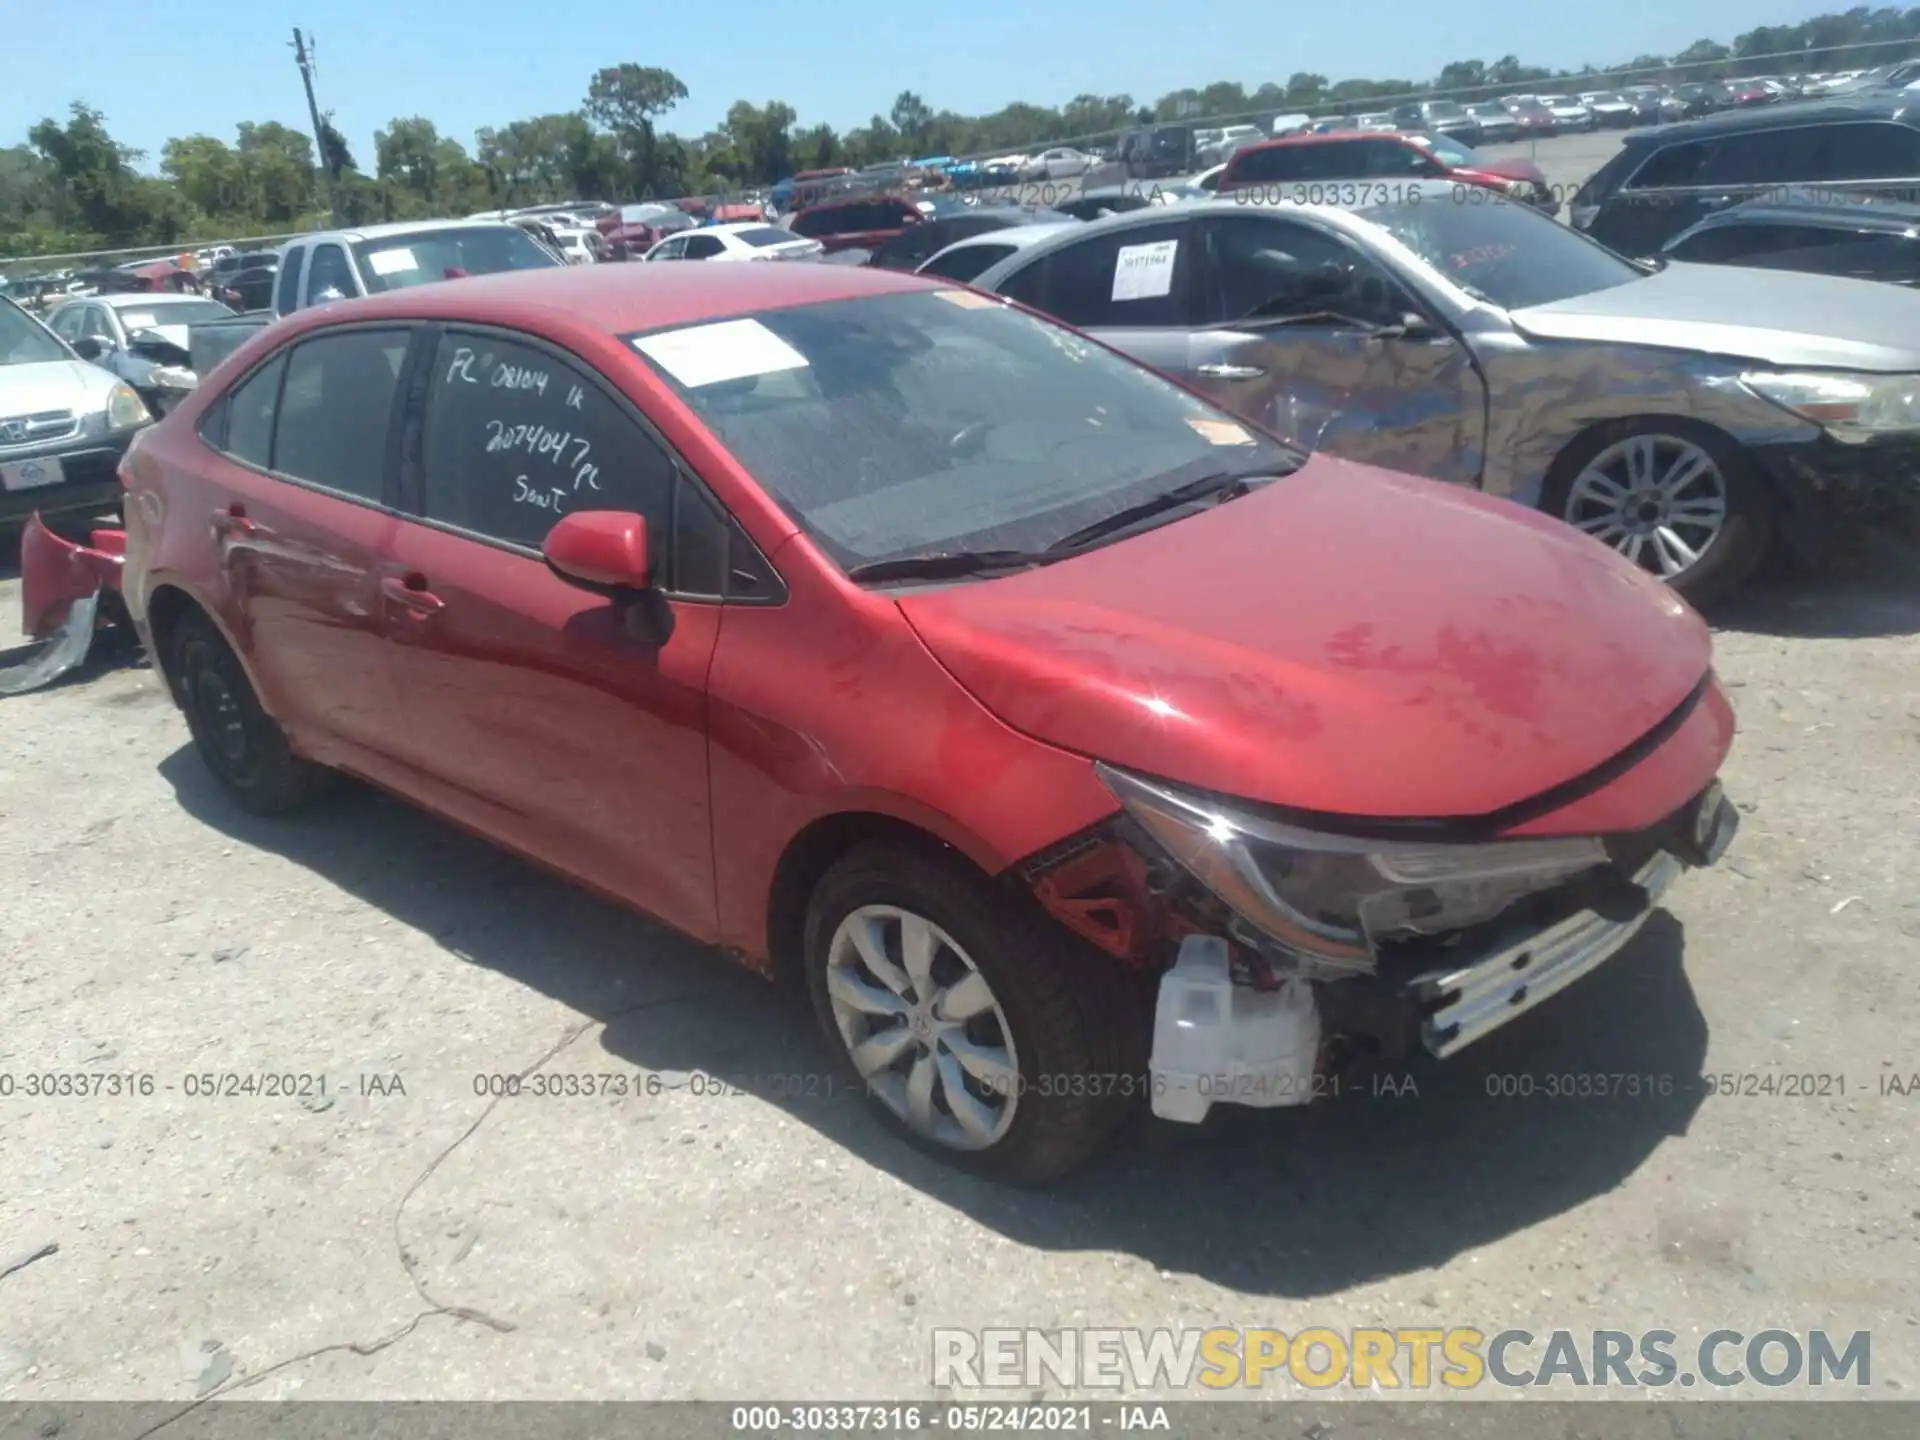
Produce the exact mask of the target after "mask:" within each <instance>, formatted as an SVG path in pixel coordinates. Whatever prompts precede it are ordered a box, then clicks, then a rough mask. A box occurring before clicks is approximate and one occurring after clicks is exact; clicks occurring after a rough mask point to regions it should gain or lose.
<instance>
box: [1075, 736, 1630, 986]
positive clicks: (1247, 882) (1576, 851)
mask: <svg viewBox="0 0 1920 1440" xmlns="http://www.w3.org/2000/svg"><path fill="white" fill-rule="evenodd" d="M1094 768H1095V770H1096V771H1097V773H1098V774H1099V776H1100V779H1101V781H1102V782H1103V783H1104V784H1105V785H1106V786H1107V788H1108V789H1109V790H1110V791H1112V792H1113V795H1114V798H1115V799H1117V800H1119V802H1120V803H1121V805H1122V806H1123V807H1124V808H1125V810H1126V812H1127V814H1129V815H1130V816H1132V817H1133V819H1134V820H1135V821H1136V822H1138V823H1139V825H1140V826H1141V828H1142V829H1144V830H1145V831H1146V832H1147V833H1148V834H1149V835H1150V836H1151V837H1152V838H1153V839H1154V841H1155V842H1156V843H1157V844H1158V845H1159V846H1160V847H1161V848H1162V849H1163V850H1165V851H1166V852H1167V854H1168V856H1169V857H1170V858H1172V859H1173V860H1174V861H1175V862H1177V863H1178V864H1179V865H1180V866H1181V867H1182V868H1183V869H1185V870H1186V871H1187V872H1188V873H1189V874H1191V875H1192V876H1193V877H1194V879H1196V880H1198V881H1199V882H1200V883H1201V884H1202V885H1204V886H1205V887H1206V888H1207V889H1208V890H1210V891H1212V892H1213V894H1214V895H1216V896H1218V897H1219V899H1220V900H1221V901H1222V902H1224V903H1225V904H1226V905H1227V906H1228V908H1229V909H1231V910H1232V911H1233V912H1234V913H1235V914H1236V915H1238V916H1239V917H1240V918H1241V919H1242V920H1244V921H1246V922H1247V924H1248V925H1250V926H1252V927H1253V928H1254V929H1255V930H1257V931H1258V932H1259V933H1260V934H1261V935H1263V936H1265V937H1267V938H1268V939H1270V940H1271V941H1272V942H1274V943H1275V944H1277V945H1278V946H1279V947H1280V948H1281V949H1283V950H1285V951H1289V952H1291V953H1293V954H1294V955H1296V956H1298V957H1300V958H1302V959H1307V960H1312V961H1318V962H1320V963H1322V964H1325V965H1331V966H1333V967H1335V968H1338V969H1350V970H1354V971H1363V970H1369V969H1371V968H1373V962H1374V948H1375V946H1376V945H1377V944H1378V943H1379V942H1380V941H1382V940H1390V939H1395V938H1408V937H1412V936H1416V935H1434V934H1443V933H1445V932H1447V931H1451V930H1459V929H1462V928H1465V927H1466V926H1469V925H1475V924H1479V923H1481V922H1483V921H1487V920H1491V919H1493V918H1494V917H1495V916H1497V915H1498V914H1500V912H1501V911H1503V910H1505V909H1506V908H1507V907H1508V906H1510V905H1512V904H1513V903H1514V902H1515V901H1516V900H1519V899H1521V898H1523V897H1525V896H1527V895H1530V894H1534V893H1536V892H1538V891H1540V890H1545V889H1549V888H1551V887H1552V886H1554V885H1557V884H1559V883H1560V882H1561V881H1563V880H1566V879H1568V878H1569V877H1571V876H1574V875H1577V874H1579V873H1580V872H1581V871H1583V870H1588V869H1591V868H1593V867H1594V866H1596V865H1601V864H1604V863H1605V862H1606V859H1607V851H1606V847H1605V845H1603V844H1602V843H1601V841H1600V840H1599V839H1597V838H1590V837H1575V838H1569V839H1548V840H1497V841H1492V842H1488V843H1484V844H1444V843H1422V842H1409V841H1394V840H1365V839H1357V838H1354V837H1352V836H1346V835H1332V834H1326V833H1323V832H1321V831H1317V830H1309V829H1305V828H1302V827H1300V826H1297V825H1291V824H1288V823H1285V822H1283V821H1279V820H1275V819H1273V818H1271V817H1269V816H1266V815H1262V814H1261V813H1259V811H1258V810H1257V809H1255V808H1253V807H1251V806H1241V805H1237V804H1230V803H1225V802H1222V801H1220V800H1218V799H1216V798H1214V797H1212V796H1203V795H1197V794H1193V793H1190V792H1187V791H1184V790H1181V789H1178V788H1176V787H1173V786H1169V785H1167V784H1165V783H1163V782H1160V781H1154V780H1147V779H1144V778H1143V777H1141V776H1138V775H1132V774H1129V773H1127V772H1125V771H1121V770H1116V769H1114V768H1113V767H1111V766H1109V765H1096V766H1095V767H1094Z"/></svg>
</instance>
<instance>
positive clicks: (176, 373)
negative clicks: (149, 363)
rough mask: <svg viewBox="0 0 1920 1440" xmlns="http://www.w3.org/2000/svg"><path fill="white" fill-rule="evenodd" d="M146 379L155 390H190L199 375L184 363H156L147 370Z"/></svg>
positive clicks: (198, 379) (196, 383) (197, 381)
mask: <svg viewBox="0 0 1920 1440" xmlns="http://www.w3.org/2000/svg"><path fill="white" fill-rule="evenodd" d="M147 381H148V383H149V384H151V385H152V386H153V388H154V389H156V390H191V389H193V388H194V386H196V385H198V384H199V383H200V377H199V376H198V375H196V374H194V373H193V371H191V370H189V369H187V368H186V366H184V365H156V366H154V367H153V369H152V370H150V371H148V372H147Z"/></svg>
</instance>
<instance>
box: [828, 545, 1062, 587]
mask: <svg viewBox="0 0 1920 1440" xmlns="http://www.w3.org/2000/svg"><path fill="white" fill-rule="evenodd" d="M1059 558H1060V557H1059V556H1058V555H1039V554H1035V553H1033V552H1032V551H1028V550H936V551H934V552H932V553H930V554H926V555H900V556H896V557H895V558H894V559H892V560H869V561H868V562H867V563H866V564H864V565H855V566H854V567H853V568H852V569H851V570H849V571H847V578H848V579H849V580H861V581H869V582H871V581H876V580H948V579H954V578H956V577H958V576H961V575H989V574H992V573H993V572H994V571H997V570H1016V569H1019V568H1020V567H1021V566H1023V565H1045V564H1047V563H1048V562H1049V561H1053V560H1057V559H1059Z"/></svg>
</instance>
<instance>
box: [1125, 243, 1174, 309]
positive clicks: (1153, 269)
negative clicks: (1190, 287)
mask: <svg viewBox="0 0 1920 1440" xmlns="http://www.w3.org/2000/svg"><path fill="white" fill-rule="evenodd" d="M1179 251H1180V242H1179V241H1178V240H1160V241H1156V242H1155V243H1154V244H1152V245H1122V246H1121V247H1120V254H1119V256H1118V258H1117V259H1116V260H1115V262H1114V266H1113V298H1114V299H1115V300H1158V299H1159V298H1160V297H1161V296H1163V295H1171V294H1172V293H1173V257H1174V256H1175V255H1177V254H1178V253H1179Z"/></svg>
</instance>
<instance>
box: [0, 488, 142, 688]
mask: <svg viewBox="0 0 1920 1440" xmlns="http://www.w3.org/2000/svg"><path fill="white" fill-rule="evenodd" d="M126 558H127V535H126V531H124V530H120V529H110V528H102V529H98V530H95V531H93V532H92V533H91V534H90V535H89V536H88V537H87V543H86V544H80V543H78V542H76V541H73V540H67V539H63V538H62V537H61V536H59V535H56V534H55V533H54V532H53V531H52V530H50V529H48V528H47V524H46V522H45V521H44V520H42V519H41V518H40V516H39V514H38V512H36V513H35V514H33V515H32V516H30V517H29V518H28V520H27V524H26V527H25V529H23V530H22V531H21V534H20V601H21V604H20V609H21V629H22V630H23V631H24V632H25V633H26V635H27V638H28V639H29V640H34V641H38V642H40V647H39V649H37V650H35V651H34V652H33V653H32V654H31V655H30V656H29V657H28V658H27V659H26V660H25V661H24V662H23V663H21V664H19V665H15V666H12V667H10V668H7V669H4V670H0V695H19V694H24V693H25V692H26V691H29V690H38V689H40V688H42V687H43V686H47V685H51V684H52V683H53V682H54V681H55V680H58V679H59V678H60V677H61V676H62V675H65V674H67V673H69V672H70V671H72V670H73V669H75V668H76V667H78V666H79V665H81V664H82V663H84V662H85V660H86V658H87V655H88V653H89V652H90V651H91V650H92V648H93V640H94V634H95V632H96V631H97V630H98V629H99V628H100V627H101V625H102V624H103V623H108V624H112V623H117V622H119V620H120V619H121V615H122V611H121V601H120V575H121V571H122V569H123V567H124V566H125V564H126Z"/></svg>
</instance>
